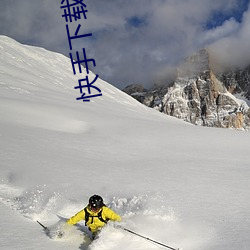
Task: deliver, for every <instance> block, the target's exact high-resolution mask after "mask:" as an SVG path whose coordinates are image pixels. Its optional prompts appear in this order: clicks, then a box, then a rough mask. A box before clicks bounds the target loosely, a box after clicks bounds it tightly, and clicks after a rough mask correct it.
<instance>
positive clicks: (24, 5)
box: [0, 0, 250, 88]
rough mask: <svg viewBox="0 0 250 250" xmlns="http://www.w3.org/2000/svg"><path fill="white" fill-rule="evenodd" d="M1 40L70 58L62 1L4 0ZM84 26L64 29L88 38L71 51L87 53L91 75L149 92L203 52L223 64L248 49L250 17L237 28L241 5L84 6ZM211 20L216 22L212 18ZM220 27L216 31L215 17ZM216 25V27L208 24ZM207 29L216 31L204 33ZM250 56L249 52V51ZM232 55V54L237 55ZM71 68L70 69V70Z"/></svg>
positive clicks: (185, 0)
mask: <svg viewBox="0 0 250 250" xmlns="http://www.w3.org/2000/svg"><path fill="white" fill-rule="evenodd" d="M2 2H3V4H2V5H1V10H0V33H2V34H6V35H9V36H11V37H13V38H15V39H17V40H18V41H21V42H24V43H30V44H34V45H38V46H42V47H45V48H47V49H51V50H54V51H58V52H62V53H64V54H66V55H68V53H69V52H70V50H69V46H68V40H67V34H66V28H65V25H66V22H65V20H64V18H63V17H62V16H61V15H62V10H61V9H60V4H61V0H55V1H51V0H43V1H40V0H22V1H14V0H2ZM84 3H85V4H86V5H87V10H88V12H87V13H86V14H87V19H86V20H85V19H81V20H79V21H78V22H74V23H72V24H71V25H69V27H70V30H71V32H72V33H74V31H75V30H76V27H77V24H78V23H80V24H81V25H82V26H81V29H80V31H79V33H81V34H85V33H90V32H91V33H92V34H93V36H92V37H91V38H81V39H76V40H75V41H73V48H74V50H78V51H80V50H81V49H82V48H83V47H84V48H86V52H87V56H88V57H89V58H93V59H95V61H96V67H94V68H93V70H94V72H95V73H97V74H99V75H100V77H101V78H103V79H105V80H108V81H109V82H111V83H112V84H114V85H116V86H117V87H119V88H123V87H125V86H126V85H128V84H130V83H142V84H144V85H145V86H146V87H149V86H150V85H152V84H153V83H155V82H157V81H162V80H164V79H167V78H168V73H169V72H172V68H173V67H174V66H176V65H177V64H178V63H179V62H180V61H181V60H183V59H184V58H186V57H187V56H189V55H190V54H192V53H194V52H195V51H197V50H198V49H200V48H203V47H204V46H206V47H207V46H210V45H211V48H213V51H214V53H215V54H217V55H219V56H220V57H223V58H225V60H224V61H228V60H230V59H229V58H226V57H227V55H226V54H228V52H227V50H226V48H235V46H237V45H238V44H240V45H241V46H242V48H241V50H242V52H241V53H240V54H244V52H245V55H246V54H247V53H248V52H247V53H246V51H244V50H245V49H248V43H247V42H246V41H247V39H248V41H249V35H250V32H249V30H248V29H249V17H248V15H249V13H248V12H246V13H245V15H244V17H243V19H242V22H240V21H239V20H238V18H236V17H234V13H235V11H236V10H239V8H242V6H240V5H239V1H238V0H220V1H218V0H210V1H207V0H200V1H197V0H180V1H176V0H154V1H152V0H143V1H142V0H131V1H124V0H105V1H103V0H85V1H84ZM215 14H216V15H215ZM219 15H220V16H222V17H223V18H224V19H225V20H223V22H222V23H218V20H214V18H215V16H217V17H218V16H219ZM212 19H213V20H212ZM208 23H210V24H211V23H213V24H214V25H213V28H212V29H208V25H207V24H208ZM248 51H249V50H248ZM235 53H236V52H235ZM69 67H71V65H69Z"/></svg>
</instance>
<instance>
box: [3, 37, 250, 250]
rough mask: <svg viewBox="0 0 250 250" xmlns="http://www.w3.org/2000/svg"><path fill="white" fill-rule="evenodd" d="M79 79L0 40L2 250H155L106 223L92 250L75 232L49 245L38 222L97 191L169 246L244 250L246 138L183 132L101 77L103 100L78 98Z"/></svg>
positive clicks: (54, 61)
mask: <svg viewBox="0 0 250 250" xmlns="http://www.w3.org/2000/svg"><path fill="white" fill-rule="evenodd" d="M96 63H98V62H96ZM90 75H91V77H92V78H93V77H94V75H93V74H92V73H90ZM80 77H81V76H80V75H77V76H74V75H73V72H72V68H71V64H70V60H69V59H67V58H66V57H64V56H62V55H59V54H56V53H52V52H49V51H46V50H44V49H41V48H35V47H29V46H24V45H21V44H19V43H17V42H15V41H13V40H11V39H10V38H7V37H3V36H1V37H0V159H1V162H0V181H1V182H0V201H1V203H0V211H1V214H2V218H1V225H0V228H1V237H0V247H1V249H61V250H62V249H83V250H84V249H85V250H86V249H90V250H97V249H98V250H104V249H114V250H117V249H122V250H127V249H130V250H131V249H133V250H136V249H144V250H149V249H162V248H161V247H160V246H158V245H155V244H152V243H150V242H148V241H146V240H145V239H141V238H139V237H136V236H134V235H131V234H129V233H127V232H125V231H123V230H119V229H115V228H113V227H112V226H111V225H110V226H107V227H106V228H105V229H104V230H103V231H102V233H101V235H100V238H99V239H97V240H96V241H95V242H94V243H92V244H90V242H89V240H88V239H87V238H86V237H84V236H83V235H82V234H83V233H82V231H81V230H79V228H78V227H74V228H73V229H72V230H70V231H69V232H68V233H67V234H66V236H65V237H64V238H63V239H61V240H55V239H54V240H51V239H49V238H48V237H47V236H46V235H45V234H43V232H42V229H41V227H40V226H39V225H38V224H37V223H36V220H37V219H39V220H40V221H42V222H44V223H45V224H46V225H48V226H53V225H54V224H55V223H56V222H57V221H58V220H59V218H58V217H57V215H60V216H62V217H66V218H68V217H70V216H71V215H73V214H74V213H76V212H78V211H79V210H80V209H82V208H83V207H84V206H85V205H86V204H87V201H88V198H89V196H90V195H92V194H94V193H98V194H100V195H102V196H103V198H104V200H105V202H106V204H107V205H108V206H110V207H111V208H112V209H114V210H115V211H116V212H117V213H119V214H120V215H121V216H122V217H123V222H122V225H123V226H125V227H126V228H129V229H131V230H133V231H135V232H137V233H140V234H142V235H145V236H147V237H149V238H152V239H154V240H157V241H160V242H162V243H164V244H167V245H169V246H172V247H182V248H183V249H185V250H189V249H190V250H191V249H192V250H197V249H201V250H212V249H215V248H216V249H220V250H229V249H232V250H235V249H241V250H248V249H249V247H250V239H249V233H250V229H249V218H250V216H249V215H250V212H249V211H250V201H249V194H250V191H249V190H250V181H249V179H250V169H249V141H250V135H249V133H247V132H242V131H232V130H222V129H209V128H203V127H195V126H193V125H190V124H186V123H184V122H181V121H179V120H177V119H175V118H171V117H168V116H166V115H163V114H161V113H159V112H157V111H155V110H152V109H149V108H147V107H145V106H143V105H141V104H140V103H138V102H137V101H135V100H134V99H133V98H132V97H129V96H128V95H126V94H124V93H123V92H121V91H119V90H118V89H116V88H115V87H113V86H111V85H110V84H108V83H106V82H104V81H102V80H101V79H99V80H98V82H97V84H96V86H97V87H99V88H100V89H101V90H102V94H103V95H102V97H97V98H95V99H92V101H90V102H89V103H84V102H82V101H77V100H76V97H78V96H79V91H77V90H75V89H74V86H76V85H77V80H78V79H79V78H80ZM82 225H83V224H82Z"/></svg>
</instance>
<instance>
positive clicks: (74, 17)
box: [61, 0, 102, 102]
mask: <svg viewBox="0 0 250 250" xmlns="http://www.w3.org/2000/svg"><path fill="white" fill-rule="evenodd" d="M85 8H87V6H86V5H85V4H84V3H83V0H71V1H70V0H62V1H61V9H63V15H62V17H64V18H65V21H66V23H68V22H72V21H78V20H79V19H81V18H82V17H84V19H87V16H86V13H87V12H88V10H86V9H85ZM80 28H81V24H78V26H77V28H76V30H75V33H74V35H72V34H70V30H69V26H68V24H66V31H67V36H68V42H69V48H70V50H72V40H74V39H78V38H85V37H90V36H92V33H88V34H79V30H80ZM82 51H83V58H81V59H80V56H79V52H78V51H76V60H74V59H73V56H72V53H69V56H70V60H71V64H72V69H73V73H74V75H75V74H76V68H75V65H77V66H78V69H79V73H82V68H81V67H82V64H83V66H85V69H86V73H87V75H86V77H85V78H83V79H80V80H78V86H76V87H75V89H79V90H80V93H81V97H78V98H76V100H83V101H84V102H89V101H90V98H92V97H97V96H102V93H101V90H100V89H99V88H98V87H96V86H94V85H93V84H94V83H95V82H96V80H97V79H98V77H99V76H98V75H96V76H95V78H94V80H93V81H92V82H89V78H88V74H89V65H88V64H89V63H92V64H93V66H94V67H95V66H96V63H95V60H94V59H88V58H87V56H86V51H85V48H83V49H82ZM83 82H86V84H85V85H82V83H83ZM83 89H87V90H88V92H87V93H83ZM91 90H92V91H93V90H94V91H95V92H96V91H97V92H98V93H97V94H92V93H91Z"/></svg>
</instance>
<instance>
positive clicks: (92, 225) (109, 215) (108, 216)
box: [67, 206, 122, 233]
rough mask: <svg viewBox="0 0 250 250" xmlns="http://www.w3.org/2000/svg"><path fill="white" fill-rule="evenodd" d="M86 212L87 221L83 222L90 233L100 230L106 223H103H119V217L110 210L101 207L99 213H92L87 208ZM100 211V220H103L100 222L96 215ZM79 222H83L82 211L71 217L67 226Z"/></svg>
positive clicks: (83, 215) (83, 213)
mask: <svg viewBox="0 0 250 250" xmlns="http://www.w3.org/2000/svg"><path fill="white" fill-rule="evenodd" d="M85 209H87V212H88V213H89V218H88V221H85V223H86V226H88V228H89V230H90V231H91V232H92V233H95V232H97V231H98V230H99V229H100V228H102V227H103V226H104V225H105V224H106V223H105V222H104V221H108V220H112V221H118V222H119V221H121V220H122V219H121V217H120V215H118V214H116V213H115V212H114V211H113V210H111V209H110V208H108V207H106V206H103V207H102V208H101V209H100V210H99V211H97V212H93V211H91V210H90V209H89V208H88V207H86V208H85ZM100 211H101V218H102V219H103V220H104V221H102V220H100V219H99V218H98V214H100ZM80 220H85V210H84V209H82V210H81V211H79V212H78V213H77V214H75V215H74V216H72V217H71V218H70V219H69V220H68V221H67V224H70V225H75V224H76V223H77V222H79V221H80Z"/></svg>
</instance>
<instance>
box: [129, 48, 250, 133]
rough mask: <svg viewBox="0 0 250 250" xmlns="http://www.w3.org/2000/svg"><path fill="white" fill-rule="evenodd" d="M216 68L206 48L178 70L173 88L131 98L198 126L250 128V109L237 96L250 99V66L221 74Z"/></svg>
mask: <svg viewBox="0 0 250 250" xmlns="http://www.w3.org/2000/svg"><path fill="white" fill-rule="evenodd" d="M212 68H213V67H212V65H211V60H210V54H209V51H208V50H206V49H202V50H200V51H198V52H197V53H195V54H194V55H192V56H190V57H188V58H187V59H186V60H185V61H184V62H183V63H182V64H181V65H180V66H179V67H178V69H177V76H176V79H175V81H174V82H173V84H172V85H171V86H169V85H168V86H164V85H163V86H161V87H154V88H152V89H150V90H149V91H145V90H143V91H141V92H140V94H139V96H138V91H137V92H136V94H135V92H134V93H130V95H132V96H133V97H134V98H136V99H137V100H138V101H140V102H142V103H144V104H145V105H147V106H149V107H152V108H155V109H157V110H159V111H160V112H163V113H165V114H167V115H171V116H175V117H177V118H180V119H183V120H185V121H187V122H191V123H193V124H196V125H203V126H211V127H223V128H236V129H248V128H250V109H249V106H248V105H247V103H246V102H245V101H244V100H241V99H238V98H236V97H235V96H234V95H233V94H235V93H242V94H244V95H245V96H246V97H247V96H250V91H249V85H250V72H249V71H250V67H248V69H244V70H241V71H237V72H236V71H231V72H226V73H220V74H218V73H214V71H213V70H212ZM141 89H142V88H141ZM132 92H133V91H132ZM248 94H249V95H248Z"/></svg>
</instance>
